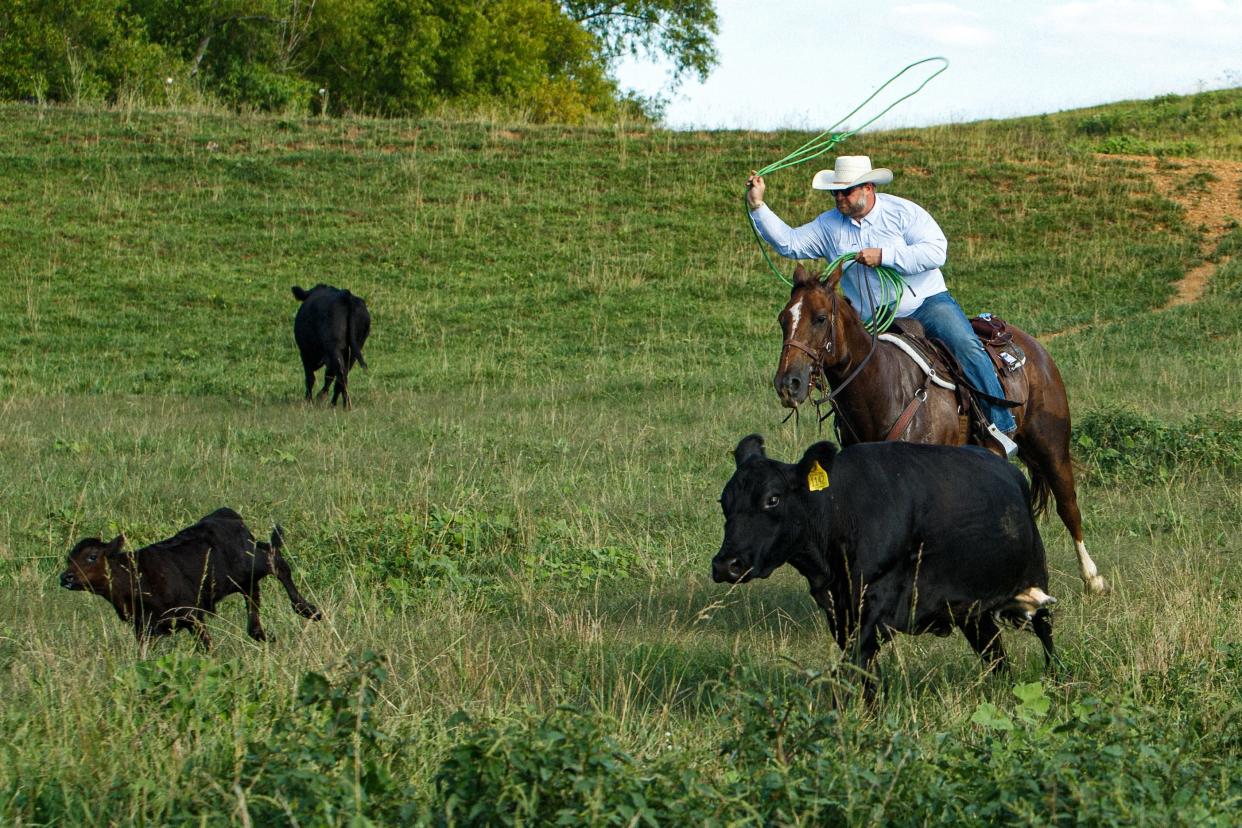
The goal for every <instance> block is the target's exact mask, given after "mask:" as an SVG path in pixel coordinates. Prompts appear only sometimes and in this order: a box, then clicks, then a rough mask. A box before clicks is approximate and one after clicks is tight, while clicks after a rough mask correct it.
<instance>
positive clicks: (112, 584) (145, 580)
mask: <svg viewBox="0 0 1242 828" xmlns="http://www.w3.org/2000/svg"><path fill="white" fill-rule="evenodd" d="M124 544H125V536H124V535H118V536H117V537H115V538H114V539H112V540H111V541H109V542H104V541H102V540H100V539H99V538H86V539H85V540H81V541H78V543H77V545H76V546H74V547H73V550H72V551H71V552H70V553H69V565H68V566H67V567H66V569H65V571H64V572H63V573H61V576H60V585H61V586H63V587H64V588H65V589H77V590H86V591H88V592H93V593H95V594H96V595H102V596H103V597H104V598H106V599H107V600H108V601H110V602H111V603H112V606H113V608H115V609H116V614H117V615H119V616H120V617H121V620H122V621H132V622H133V624H134V634H135V635H137V636H138V639H139V641H143V640H145V639H147V638H150V637H151V636H159V635H168V634H169V633H171V632H173V631H174V630H176V629H178V628H181V627H184V628H189V629H193V630H194V631H195V632H196V633H198V638H199V641H200V642H201V643H202V645H203V648H204V649H206V648H209V647H210V646H211V638H210V637H209V636H208V635H207V627H206V626H205V624H204V621H205V616H206V615H207V613H213V612H215V609H216V604H217V603H218V602H219V601H220V599H222V598H225V597H226V596H229V595H232V594H233V593H236V592H240V593H242V594H243V595H245V596H246V605H247V609H248V611H249V615H250V618H249V624H248V627H247V632H249V633H250V637H251V638H253V639H255V640H256V641H265V640H267V635H266V633H264V632H263V627H262V625H260V624H259V579H261V578H263V577H264V576H266V575H273V574H274V575H275V576H276V578H277V579H278V580H279V581H280V583H281V584H282V585H283V586H284V588H285V592H287V593H289V600H290V601H291V602H292V603H293V608H294V609H295V610H297V612H298V613H299V614H300V615H302V616H304V617H306V618H310V619H313V620H316V621H317V620H319V618H320V617H321V616H320V613H319V610H318V609H316V608H315V607H314V605H312V604H311V603H310V602H309V601H307V600H306V599H305V598H303V597H302V595H301V594H300V593H299V592H298V589H297V587H296V586H294V585H293V577H292V575H291V573H290V571H289V564H288V563H286V562H285V559H284V557H283V556H282V555H281V554H280V549H281V547H282V546H283V537H282V535H281V531H280V527H279V526H277V527H276V528H275V529H273V530H272V540H271V543H264V542H263V541H258V542H256V541H255V539H254V536H253V535H252V534H250V530H249V529H247V528H246V524H245V523H243V522H242V519H241V515H239V514H237V512H234V511H233V510H232V509H228V508H224V509H217V510H216V511H214V512H212V513H211V514H209V515H207V516H206V517H205V518H203V519H202V520H200V521H199V522H198V523H196V524H194V525H193V526H190V527H188V528H186V529H182V530H181V531H180V532H178V533H177V534H175V535H173V536H172V537H171V538H168V539H167V540H162V541H160V542H158V543H153V544H151V545H150V546H145V547H143V548H142V549H139V550H138V551H136V552H125V551H122V550H121V547H122V546H123V545H124Z"/></svg>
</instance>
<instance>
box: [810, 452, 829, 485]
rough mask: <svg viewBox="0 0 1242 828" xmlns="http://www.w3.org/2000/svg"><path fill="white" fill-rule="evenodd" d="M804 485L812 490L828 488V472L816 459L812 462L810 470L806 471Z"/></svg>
mask: <svg viewBox="0 0 1242 828" xmlns="http://www.w3.org/2000/svg"><path fill="white" fill-rule="evenodd" d="M806 485H807V486H809V487H810V489H811V491H813V492H818V491H819V490H821V489H826V488H828V472H826V471H824V467H823V466H821V465H820V464H819V461H818V460H816V461H815V462H814V464H813V465H812V466H811V470H810V471H809V472H807V475H806Z"/></svg>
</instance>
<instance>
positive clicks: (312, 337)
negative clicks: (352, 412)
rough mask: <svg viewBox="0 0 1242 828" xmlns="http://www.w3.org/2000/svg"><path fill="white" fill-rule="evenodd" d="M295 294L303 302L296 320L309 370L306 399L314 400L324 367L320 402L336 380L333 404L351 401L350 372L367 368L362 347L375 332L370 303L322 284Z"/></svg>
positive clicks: (295, 330) (295, 333)
mask: <svg viewBox="0 0 1242 828" xmlns="http://www.w3.org/2000/svg"><path fill="white" fill-rule="evenodd" d="M293 295H294V296H295V297H296V298H297V299H298V300H299V301H300V302H301V303H302V306H301V307H300V308H298V313H297V316H295V317H294V318H293V338H294V339H296V340H297V343H298V350H299V351H301V352H302V368H303V369H304V370H305V371H306V399H308V400H309V399H310V398H311V391H312V389H313V388H314V387H315V371H317V370H318V369H319V368H321V367H323V366H325V365H326V366H327V369H326V370H325V371H324V373H323V388H321V389H320V390H319V399H323V398H324V397H325V396H327V394H328V386H329V385H331V384H332V381H333V380H336V385H335V386H334V387H333V389H332V404H333V405H336V401H337V398H338V397H344V398H345V407H346V408H349V407H350V402H349V369H350V368H353V367H354V363H355V362H357V363H359V364H360V365H361V366H362V367H363V368H366V367H367V361H366V360H365V359H363V358H362V346H363V344H365V343H366V341H367V336H368V335H369V334H370V333H371V314H370V312H369V311H368V310H367V303H366V302H364V301H362V299H360V298H359V297H357V296H354V295H353V294H352V293H350V292H349V291H348V290H339V289H337V288H334V287H332V286H331V285H324V284H318V285H315V286H314V287H313V288H311V289H310V290H309V291H305V290H302V288H300V287H298V286H297V285H294V286H293Z"/></svg>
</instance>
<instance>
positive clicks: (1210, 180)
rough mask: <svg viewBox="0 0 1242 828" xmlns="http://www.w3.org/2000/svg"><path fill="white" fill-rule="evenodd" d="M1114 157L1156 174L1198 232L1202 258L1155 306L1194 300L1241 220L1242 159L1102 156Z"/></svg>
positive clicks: (1078, 327) (1082, 327) (1219, 263)
mask: <svg viewBox="0 0 1242 828" xmlns="http://www.w3.org/2000/svg"><path fill="white" fill-rule="evenodd" d="M1101 157H1103V158H1108V159H1116V160H1120V161H1132V162H1138V164H1139V166H1140V167H1142V168H1143V170H1145V171H1146V172H1147V174H1148V175H1150V176H1152V177H1153V178H1159V179H1160V181H1159V184H1160V191H1161V192H1163V193H1166V194H1167V195H1168V196H1169V197H1170V198H1172V199H1173V200H1174V201H1175V202H1177V203H1178V204H1179V205H1181V207H1182V209H1184V210H1185V211H1186V222H1187V223H1188V224H1190V225H1191V226H1194V227H1198V228H1199V230H1200V231H1201V232H1202V233H1203V241H1202V242H1201V244H1200V245H1199V252H1200V254H1201V257H1202V260H1201V261H1200V262H1199V264H1197V265H1195V266H1194V267H1192V268H1191V269H1190V270H1188V271H1186V275H1185V276H1183V277H1182V278H1181V279H1179V280H1178V281H1177V282H1176V283H1174V285H1173V287H1174V288H1176V292H1175V293H1174V294H1173V296H1172V298H1170V299H1169V301H1168V302H1166V303H1165V304H1164V306H1163V307H1161V308H1157V310H1168V309H1169V308H1175V307H1178V306H1180V305H1189V304H1192V303H1194V302H1197V301H1199V299H1200V298H1201V297H1202V296H1203V292H1204V291H1205V290H1206V289H1207V285H1208V281H1209V280H1210V279H1211V278H1212V274H1213V273H1214V272H1216V269H1217V268H1218V267H1222V266H1224V264H1225V262H1227V261H1229V259H1228V258H1227V257H1226V258H1223V259H1218V260H1217V261H1214V262H1213V261H1209V260H1208V257H1209V256H1211V255H1212V253H1213V252H1214V251H1215V250H1216V246H1217V245H1218V244H1219V243H1220V240H1221V237H1222V236H1224V235H1225V233H1226V232H1227V231H1228V230H1229V228H1230V227H1231V226H1232V225H1233V223H1234V222H1235V221H1239V220H1242V161H1214V160H1210V159H1203V158H1178V159H1169V160H1166V161H1161V160H1159V159H1157V158H1156V157H1155V156H1152V155H1106V156H1101ZM1089 327H1091V326H1090V325H1075V326H1074V327H1072V328H1066V329H1065V330H1062V331H1055V332H1053V333H1049V334H1045V335H1044V336H1042V337H1041V339H1044V340H1048V339H1055V338H1056V337H1058V336H1064V335H1066V334H1074V333H1080V332H1081V331H1083V330H1086V329H1087V328H1089Z"/></svg>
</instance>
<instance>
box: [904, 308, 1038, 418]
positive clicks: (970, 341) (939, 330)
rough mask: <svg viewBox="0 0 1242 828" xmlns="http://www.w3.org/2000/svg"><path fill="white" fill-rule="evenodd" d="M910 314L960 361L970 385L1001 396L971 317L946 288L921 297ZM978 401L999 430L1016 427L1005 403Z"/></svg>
mask: <svg viewBox="0 0 1242 828" xmlns="http://www.w3.org/2000/svg"><path fill="white" fill-rule="evenodd" d="M910 316H912V317H913V318H915V319H917V320H918V321H920V322H922V323H923V328H924V329H925V330H926V331H927V335H928V336H931V337H934V338H936V339H939V340H940V341H942V342H943V343H944V344H945V345H947V346H948V347H949V350H950V351H952V352H953V355H954V356H955V357H957V361H958V362H960V363H961V364H962V370H963V371H965V373H966V378H967V379H968V380H970V384H971V385H973V386H974V387H975V388H978V389H979V390H980V391H983V392H984V393H986V394H991V395H992V396H993V397H1000V398H1002V399H1003V398H1004V396H1005V391H1004V389H1002V388H1001V384H1000V380H999V379H997V378H996V369H995V368H994V367H993V366H992V360H991V358H990V357H988V355H987V352H986V351H984V350H983V343H982V342H980V341H979V337H978V336H976V335H975V331H974V329H973V328H971V327H970V320H969V319H967V318H966V314H964V313H962V308H961V306H960V305H958V304H957V300H955V299H954V298H953V297H952V296H950V295H949V292H948V291H947V290H946V291H944V292H943V293H937V294H935V295H934V296H929V297H927V298H926V299H924V300H923V304H921V305H919V307H918V309H917V310H915V311H914V313H912V314H910ZM979 404H980V405H981V406H982V407H983V410H984V412H985V413H986V414H987V415H988V418H989V419H991V421H992V422H993V423H995V424H996V427H997V428H999V429H1000V430H1001V431H1004V432H1006V433H1012V432H1013V430H1014V429H1015V428H1016V427H1017V425H1016V423H1015V422H1014V419H1013V412H1012V411H1010V410H1009V409H1008V408H1006V407H1005V406H1003V405H992V404H990V403H988V402H987V401H985V400H980V401H979Z"/></svg>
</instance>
